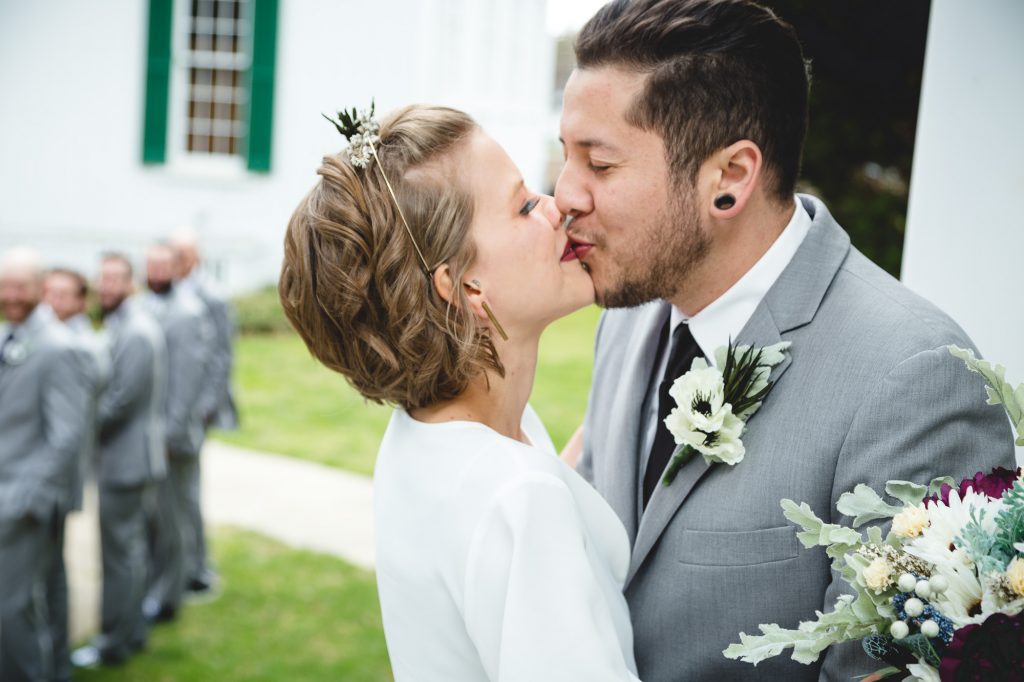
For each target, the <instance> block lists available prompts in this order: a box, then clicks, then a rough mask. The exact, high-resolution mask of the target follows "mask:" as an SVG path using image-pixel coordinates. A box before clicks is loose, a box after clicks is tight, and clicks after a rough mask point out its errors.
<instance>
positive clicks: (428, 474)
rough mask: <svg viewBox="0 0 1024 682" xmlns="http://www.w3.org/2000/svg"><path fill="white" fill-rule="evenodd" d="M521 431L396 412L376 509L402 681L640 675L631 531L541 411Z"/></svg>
mask: <svg viewBox="0 0 1024 682" xmlns="http://www.w3.org/2000/svg"><path fill="white" fill-rule="evenodd" d="M523 431H524V432H525V433H526V435H527V436H528V438H529V440H530V442H532V443H534V446H530V445H525V444H523V443H521V442H519V441H516V440H512V439H509V438H506V437H505V436H502V435H501V434H499V433H498V432H496V431H494V430H492V429H490V428H489V427H487V426H485V425H483V424H481V423H478V422H468V421H456V422H445V423H438V424H427V423H423V422H419V421H416V420H415V419H413V418H412V417H410V416H409V415H408V414H407V413H406V412H405V411H403V410H401V409H396V410H395V412H394V414H393V415H392V417H391V422H390V423H389V424H388V429H387V432H386V433H385V435H384V439H383V441H382V442H381V446H380V452H379V454H378V456H377V464H376V467H375V470H374V512H375V525H376V535H377V558H376V568H377V585H378V591H379V595H380V606H381V613H382V616H383V621H384V636H385V639H386V641H387V646H388V654H389V656H390V658H391V667H392V671H393V673H394V677H395V680H396V682H418V681H426V680H444V681H445V682H488V681H490V682H502V681H507V682H513V681H514V682H525V681H527V680H529V681H531V682H532V681H534V680H537V681H541V680H587V681H588V682H612V681H616V682H618V681H622V682H638V680H637V677H636V664H635V661H634V658H633V631H632V626H631V624H630V618H629V610H628V608H627V606H626V600H625V598H624V597H623V595H622V586H623V582H624V580H625V577H626V572H627V570H628V568H629V539H628V537H627V535H626V530H625V528H623V526H622V522H621V521H620V520H619V517H618V516H617V515H616V514H615V512H614V511H613V510H612V509H611V507H609V506H608V504H607V503H606V502H605V501H604V499H603V498H602V497H601V496H600V494H598V493H597V491H596V490H594V488H592V487H591V486H590V484H588V483H587V482H586V481H584V480H583V478H581V477H580V476H579V475H578V474H577V473H576V472H575V471H573V470H572V469H570V468H569V467H568V466H566V465H565V463H564V462H562V461H561V460H560V459H559V458H558V456H557V455H556V454H555V448H554V446H553V445H552V443H551V439H550V438H549V437H548V435H547V432H546V431H545V430H544V427H543V425H542V424H541V422H540V420H539V419H538V418H537V416H536V414H535V413H534V412H533V411H532V410H531V409H529V408H527V410H526V413H525V414H524V415H523Z"/></svg>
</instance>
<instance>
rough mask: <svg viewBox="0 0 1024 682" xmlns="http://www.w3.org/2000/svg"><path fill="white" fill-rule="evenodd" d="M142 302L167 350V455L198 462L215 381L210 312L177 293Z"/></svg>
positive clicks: (195, 299)
mask: <svg viewBox="0 0 1024 682" xmlns="http://www.w3.org/2000/svg"><path fill="white" fill-rule="evenodd" d="M142 300H143V302H144V303H145V306H146V308H147V310H149V312H150V313H151V314H152V315H153V316H154V317H155V318H156V319H157V322H159V323H160V327H161V328H162V329H163V332H164V341H165V343H166V345H167V359H168V374H167V388H166V393H167V398H166V405H167V411H166V435H167V454H168V455H169V456H170V457H198V456H199V450H200V449H201V448H202V446H203V439H204V437H205V434H206V426H205V424H204V416H205V415H204V414H203V410H204V406H203V400H202V398H203V394H204V391H206V390H207V384H208V382H209V381H211V378H210V347H211V345H212V338H213V329H212V327H211V326H210V324H209V321H208V319H207V317H206V309H205V308H204V307H203V303H202V301H200V300H199V298H198V297H196V296H195V295H194V294H193V293H191V292H190V291H188V290H187V289H185V288H179V287H175V288H174V289H172V290H171V292H170V293H169V294H167V295H165V296H159V295H157V294H154V293H152V292H150V293H147V294H145V295H144V297H143V299H142Z"/></svg>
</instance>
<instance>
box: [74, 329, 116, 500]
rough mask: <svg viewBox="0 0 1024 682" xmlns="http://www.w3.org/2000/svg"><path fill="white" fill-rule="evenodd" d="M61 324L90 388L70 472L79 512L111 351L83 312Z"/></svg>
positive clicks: (94, 443)
mask: <svg viewBox="0 0 1024 682" xmlns="http://www.w3.org/2000/svg"><path fill="white" fill-rule="evenodd" d="M64 326H65V327H67V328H68V330H69V331H70V332H71V335H72V337H73V338H74V341H75V343H76V344H77V345H78V346H79V349H80V351H81V353H82V357H83V358H84V359H85V360H86V362H87V364H86V370H87V371H86V375H85V379H86V381H87V382H88V389H89V409H88V412H87V414H86V421H85V433H84V434H83V437H82V449H81V454H80V455H79V457H78V462H77V463H76V466H75V467H74V470H73V472H72V474H73V479H72V488H71V490H70V491H69V496H70V499H71V509H72V510H73V511H79V510H81V509H82V488H83V486H84V483H85V479H86V476H87V473H88V470H89V467H91V465H92V463H93V460H94V459H95V457H96V442H97V438H98V429H99V424H98V423H97V421H96V410H97V403H98V401H99V397H100V393H102V392H103V389H104V388H105V387H106V385H107V381H109V380H110V369H111V368H110V353H109V351H108V349H107V347H106V344H105V343H104V342H103V341H102V339H101V338H100V335H99V334H97V333H96V332H95V330H94V329H93V327H92V322H91V321H90V320H89V317H88V316H87V315H86V314H85V313H79V314H78V315H75V316H74V317H72V318H70V319H68V320H65V322H64Z"/></svg>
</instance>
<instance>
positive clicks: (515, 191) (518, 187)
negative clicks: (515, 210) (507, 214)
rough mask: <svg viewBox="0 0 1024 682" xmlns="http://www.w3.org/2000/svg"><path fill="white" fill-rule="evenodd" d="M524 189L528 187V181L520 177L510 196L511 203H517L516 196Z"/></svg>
mask: <svg viewBox="0 0 1024 682" xmlns="http://www.w3.org/2000/svg"><path fill="white" fill-rule="evenodd" d="M523 189H526V182H524V181H523V179H522V178H519V182H517V183H516V184H515V187H513V189H512V194H511V196H510V199H511V203H513V204H514V203H516V197H517V196H519V192H520V191H521V190H523Z"/></svg>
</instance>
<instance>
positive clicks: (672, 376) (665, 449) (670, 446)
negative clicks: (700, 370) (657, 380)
mask: <svg viewBox="0 0 1024 682" xmlns="http://www.w3.org/2000/svg"><path fill="white" fill-rule="evenodd" d="M670 323H671V318H670V320H669V321H667V322H665V330H664V331H663V332H662V333H663V334H667V333H668V326H669V324H670ZM663 338H664V337H663ZM703 355H704V354H703V353H702V352H701V350H700V346H698V345H697V341H696V340H695V339H694V338H693V334H691V333H690V325H688V324H687V323H685V322H680V323H679V324H678V325H676V328H675V331H673V332H672V346H671V350H670V351H669V356H668V365H666V366H665V374H664V376H663V377H662V379H661V384H660V385H659V386H658V422H657V424H655V431H654V444H653V445H652V446H651V454H650V456H649V457H648V458H647V470H646V471H645V472H644V509H647V503H648V502H649V501H650V499H651V495H653V494H654V489H655V488H656V487H657V486H658V482H659V481H660V480H661V475H662V474H663V473H664V472H665V467H666V466H668V461H669V459H671V458H672V453H673V452H675V449H676V443H675V439H674V438H672V434H671V433H669V431H668V429H667V428H666V427H665V417H667V416H668V413H669V412H671V411H672V408H673V407H675V401H674V400H673V399H672V396H670V395H669V394H668V391H669V389H670V388H672V383H673V382H674V381H675V380H676V379H677V378H678V377H679V376H681V375H682V374H684V373H685V372H687V371H689V369H690V366H691V365H692V364H693V360H694V358H697V357H703Z"/></svg>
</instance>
